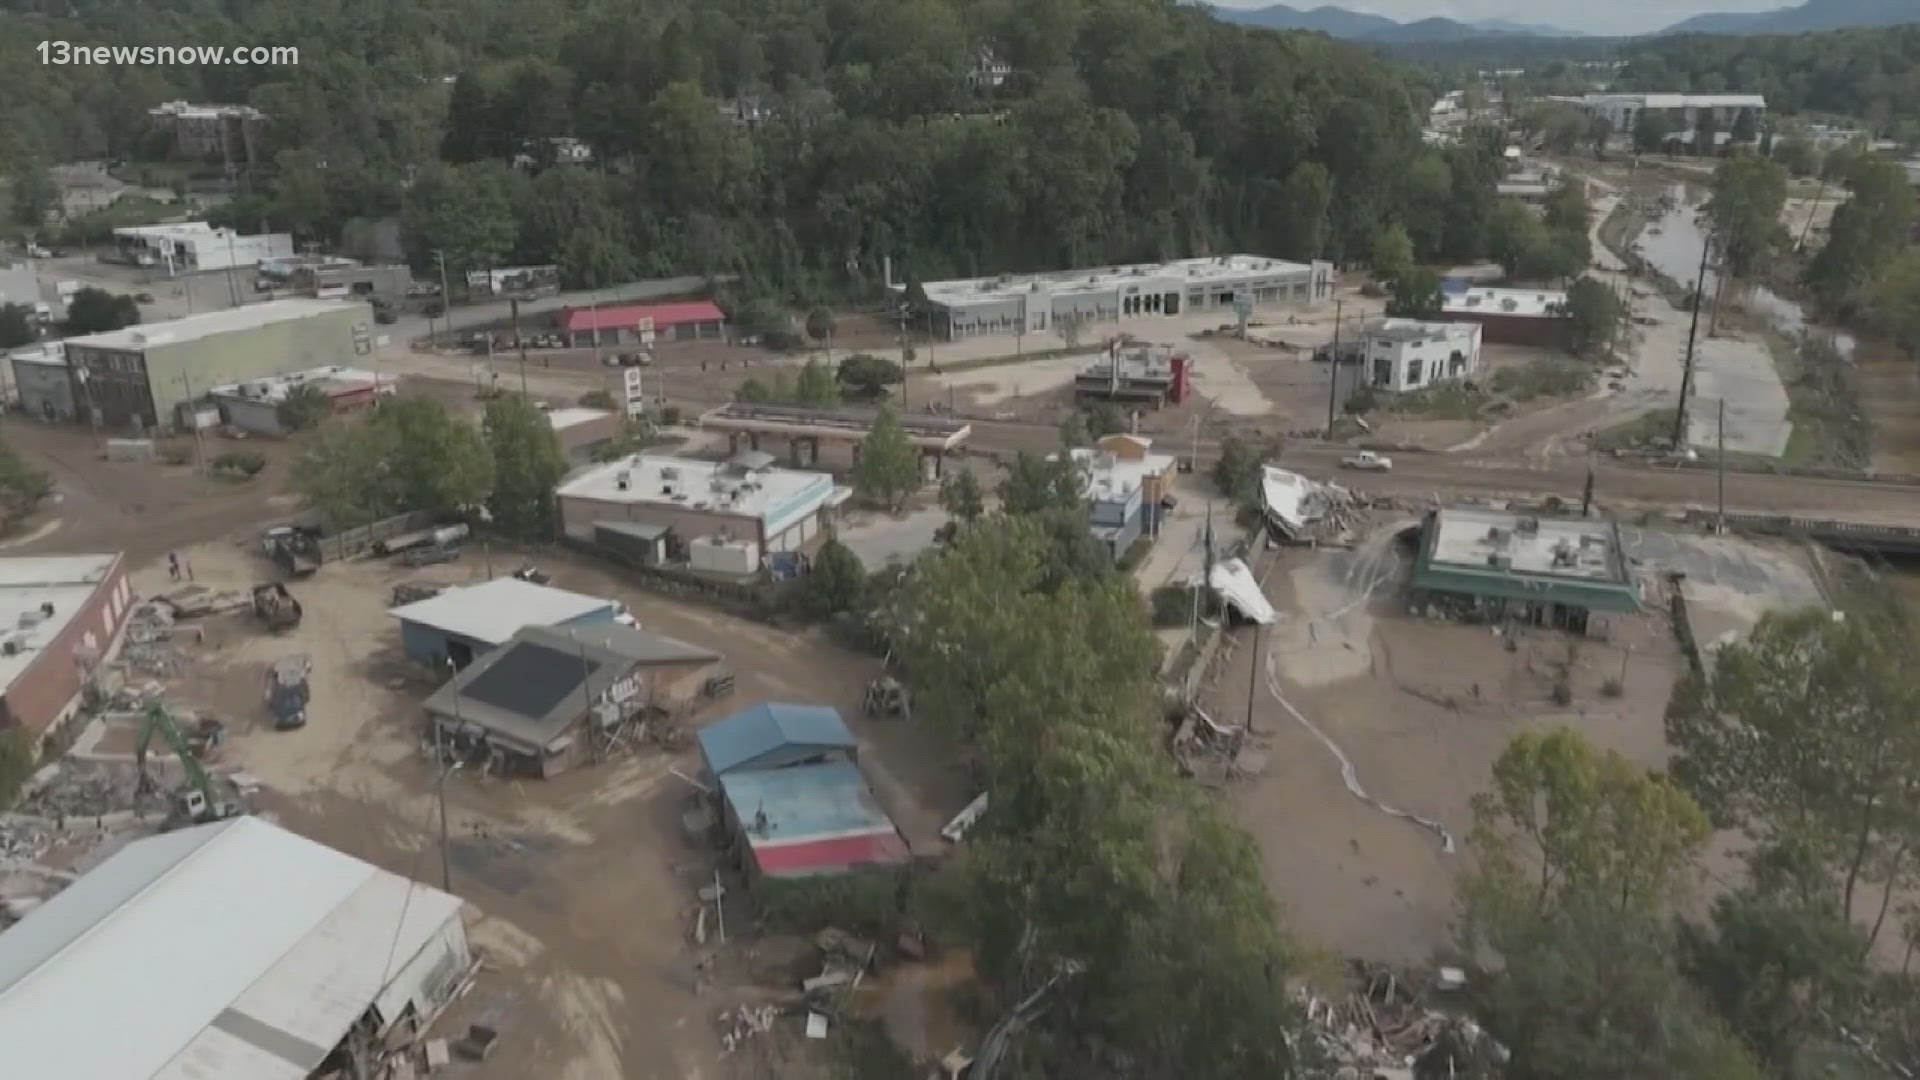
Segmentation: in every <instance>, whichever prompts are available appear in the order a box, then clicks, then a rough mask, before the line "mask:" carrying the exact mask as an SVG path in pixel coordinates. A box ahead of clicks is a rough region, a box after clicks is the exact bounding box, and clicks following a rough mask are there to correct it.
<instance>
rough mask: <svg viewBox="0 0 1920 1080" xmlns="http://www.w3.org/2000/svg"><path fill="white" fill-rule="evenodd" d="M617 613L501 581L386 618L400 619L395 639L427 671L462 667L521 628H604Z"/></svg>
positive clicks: (578, 598) (604, 603)
mask: <svg viewBox="0 0 1920 1080" xmlns="http://www.w3.org/2000/svg"><path fill="white" fill-rule="evenodd" d="M619 612H620V607H619V605H618V604H616V603H615V602H614V601H612V600H608V599H606V598H604V597H599V596H585V595H582V594H580V593H576V592H568V591H567V590H565V589H555V588H552V587H550V586H546V585H535V584H533V583H532V582H529V581H521V580H520V579H519V578H512V577H506V578H498V579H496V580H493V581H488V582H483V583H481V584H479V585H469V586H466V587H464V588H458V589H448V590H446V591H445V592H443V593H441V594H440V595H438V596H435V597H432V598H430V599H426V600H418V601H415V602H414V603H411V604H403V605H401V606H400V607H397V608H393V609H392V610H390V611H389V612H387V614H389V615H392V616H393V617H394V618H396V619H399V620H400V640H401V643H402V645H403V646H404V647H405V648H406V652H407V655H408V656H409V657H411V658H412V659H414V660H417V661H419V662H420V663H422V664H427V665H429V666H432V667H444V666H445V665H447V664H449V663H450V664H452V665H453V666H454V667H456V668H464V667H466V666H467V665H468V664H470V663H472V662H473V659H474V657H476V656H479V655H481V654H482V653H485V652H487V651H489V650H491V649H497V648H499V647H500V646H502V645H505V644H506V643H507V642H508V641H510V640H512V638H513V635H514V634H515V633H516V632H518V631H519V629H520V628H521V627H523V626H577V625H584V624H590V623H610V622H612V621H613V619H614V616H615V615H617V614H619Z"/></svg>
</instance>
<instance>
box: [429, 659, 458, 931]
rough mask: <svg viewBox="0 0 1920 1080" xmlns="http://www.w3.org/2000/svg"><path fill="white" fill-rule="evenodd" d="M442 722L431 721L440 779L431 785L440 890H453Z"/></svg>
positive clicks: (455, 704)
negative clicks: (437, 820) (436, 816)
mask: <svg viewBox="0 0 1920 1080" xmlns="http://www.w3.org/2000/svg"><path fill="white" fill-rule="evenodd" d="M459 697H460V695H459V694H458V693H457V692H456V693H455V694H454V699H455V701H454V709H455V711H456V712H457V711H458V710H459V708H460V705H459ZM441 728H442V724H441V723H440V721H439V720H438V719H435V720H434V722H433V763H434V764H435V765H436V766H438V767H439V769H440V780H439V782H438V783H436V784H434V785H433V793H434V801H435V802H437V803H439V804H440V891H441V892H444V893H451V892H453V860H452V858H451V857H450V856H449V855H448V854H447V777H448V776H449V775H450V774H451V773H452V772H453V767H452V766H451V765H448V764H447V755H446V751H445V750H443V749H442V748H441V745H440V732H441Z"/></svg>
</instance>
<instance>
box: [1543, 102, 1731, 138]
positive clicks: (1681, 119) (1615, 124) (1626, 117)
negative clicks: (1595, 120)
mask: <svg viewBox="0 0 1920 1080" xmlns="http://www.w3.org/2000/svg"><path fill="white" fill-rule="evenodd" d="M1573 100H1575V101H1577V102H1578V103H1579V105H1580V107H1581V108H1582V109H1585V110H1586V111H1587V113H1588V114H1589V115H1593V116H1601V117H1605V118H1606V120H1607V123H1608V124H1609V125H1611V126H1612V128H1613V130H1614V133H1615V134H1618V135H1627V136H1631V134H1632V132H1633V129H1634V127H1635V126H1636V125H1638V124H1639V123H1640V117H1641V115H1642V114H1644V113H1648V112H1659V113H1665V114H1666V118H1667V127H1668V131H1669V132H1670V133H1671V134H1673V135H1679V134H1681V133H1683V132H1691V131H1692V130H1693V129H1694V125H1695V124H1697V123H1698V122H1699V120H1700V117H1701V116H1703V115H1707V114H1711V115H1712V117H1713V120H1714V127H1715V128H1716V129H1717V130H1718V131H1720V132H1723V133H1729V132H1731V131H1732V129H1733V125H1734V124H1735V123H1736V122H1738V121H1739V119H1740V117H1741V115H1742V114H1746V115H1749V116H1751V117H1752V118H1753V119H1754V120H1755V121H1756V123H1757V121H1759V120H1760V118H1761V117H1762V116H1763V115H1765V113H1766V111H1767V99H1766V98H1765V97H1764V96H1762V95H1760V94H1588V95H1586V96H1584V97H1581V98H1577V99H1573ZM1755 130H1756V131H1757V130H1758V127H1757V126H1756V128H1755Z"/></svg>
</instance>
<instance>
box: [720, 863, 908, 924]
mask: <svg viewBox="0 0 1920 1080" xmlns="http://www.w3.org/2000/svg"><path fill="white" fill-rule="evenodd" d="M905 885H906V875H905V872H904V871H894V870H880V869H873V870H856V871H853V872H851V873H846V874H833V875H826V876H821V877H806V878H773V877H769V878H762V879H760V880H759V881H756V882H754V886H753V891H754V895H755V896H756V897H757V898H758V899H759V901H760V913H761V914H762V915H763V916H765V918H766V922H767V926H768V927H769V928H771V929H774V930H777V931H782V932H787V933H797V934H805V933H812V932H813V931H815V930H821V929H824V928H826V927H829V926H832V927H837V928H839V929H841V930H845V931H848V932H849V933H854V934H860V935H863V936H869V937H877V936H880V935H882V934H886V933H888V932H889V931H891V930H892V929H893V928H894V924H895V922H896V920H898V918H899V917H900V895H901V891H902V888H903V887H904V886H905Z"/></svg>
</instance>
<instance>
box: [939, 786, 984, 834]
mask: <svg viewBox="0 0 1920 1080" xmlns="http://www.w3.org/2000/svg"><path fill="white" fill-rule="evenodd" d="M986 812H987V793H986V792H984V791H983V792H981V793H980V794H978V795H975V796H974V797H973V801H972V802H970V803H968V804H967V805H966V807H965V808H964V809H962V810H961V811H960V812H959V813H958V814H955V815H953V820H952V821H949V822H947V824H946V825H945V826H944V827H943V828H941V830H940V835H941V836H943V837H945V838H946V839H947V840H949V841H951V842H953V843H956V844H957V843H959V842H960V841H962V840H964V839H966V836H967V830H968V829H971V828H973V823H974V822H976V821H979V820H980V815H981V814H984V813H986Z"/></svg>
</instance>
